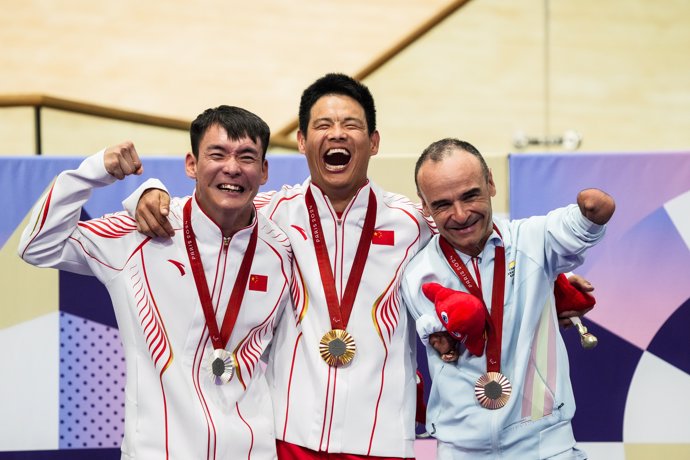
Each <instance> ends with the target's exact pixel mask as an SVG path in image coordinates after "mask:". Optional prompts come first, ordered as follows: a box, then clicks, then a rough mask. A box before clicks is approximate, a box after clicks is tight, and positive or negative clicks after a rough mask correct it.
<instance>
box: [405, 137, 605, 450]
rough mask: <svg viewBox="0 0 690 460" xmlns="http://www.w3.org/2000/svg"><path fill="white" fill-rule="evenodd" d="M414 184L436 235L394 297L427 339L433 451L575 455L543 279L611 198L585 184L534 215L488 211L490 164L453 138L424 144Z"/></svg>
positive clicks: (563, 265)
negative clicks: (515, 217)
mask: <svg viewBox="0 0 690 460" xmlns="http://www.w3.org/2000/svg"><path fill="white" fill-rule="evenodd" d="M415 180H416V183H417V190H418V193H419V197H420V199H421V201H422V206H423V209H424V211H425V212H426V213H427V214H428V215H430V216H431V217H432V218H433V220H434V222H435V223H436V225H437V228H438V230H439V233H440V235H438V236H435V237H434V238H433V239H432V240H431V242H430V243H429V244H428V245H427V246H426V247H425V248H424V249H423V250H422V251H421V252H419V253H418V254H417V255H416V256H415V258H414V259H413V260H412V262H410V264H409V265H408V266H407V268H406V269H405V274H404V276H403V284H402V295H403V299H404V301H405V304H406V305H407V307H408V309H409V311H410V313H411V314H412V316H413V318H414V320H415V322H416V327H417V332H418V333H419V335H420V337H421V338H422V341H423V342H424V343H425V344H426V345H427V347H426V348H427V357H428V361H429V368H430V373H431V376H432V381H433V382H432V389H431V397H430V400H429V403H428V410H427V430H428V431H429V433H430V434H431V435H432V436H434V437H435V438H436V439H437V442H438V444H437V446H438V448H437V458H438V459H443V460H447V459H451V460H456V459H465V458H467V459H482V458H487V459H489V458H491V459H494V458H506V459H514V458H515V459H517V458H519V459H542V458H554V459H556V458H557V459H566V458H568V459H583V458H586V457H585V454H584V452H582V451H581V450H579V449H577V448H576V447H575V440H574V438H573V434H572V428H571V425H570V420H571V419H572V416H573V414H574V411H575V402H574V398H573V394H572V389H571V386H570V379H569V369H568V359H567V353H566V351H565V347H564V345H563V342H562V339H561V337H560V334H559V333H558V313H557V311H556V307H555V302H554V280H555V279H556V277H557V276H558V274H559V273H562V272H565V271H569V270H572V269H574V268H576V267H577V266H579V265H580V264H581V263H582V262H583V260H584V259H583V253H584V252H585V251H586V249H588V248H590V247H592V246H593V245H595V244H596V243H598V242H599V241H600V240H601V238H602V237H603V235H604V232H605V224H606V223H607V222H608V221H609V219H610V218H611V216H612V215H613V212H614V210H615V203H614V201H613V199H612V198H611V197H610V196H609V195H607V194H606V193H604V192H602V191H601V190H597V189H586V190H583V191H581V192H580V193H579V194H578V196H577V204H572V205H569V206H567V207H564V208H560V209H556V210H554V211H552V212H551V213H549V214H548V215H547V216H544V217H533V218H529V219H523V220H519V221H510V222H509V221H505V220H500V219H494V217H493V215H492V208H491V198H492V197H493V196H494V195H495V193H496V189H495V185H494V182H493V179H492V176H491V171H490V170H489V169H488V167H487V165H486V162H485V161H484V159H483V157H482V156H481V154H480V153H479V151H477V149H476V148H475V147H474V146H472V145H471V144H469V143H467V142H464V141H460V140H457V139H443V140H441V141H438V142H435V143H433V144H431V145H430V146H429V147H427V149H426V150H425V151H424V152H423V153H422V155H421V156H420V158H419V160H418V162H417V166H416V170H415Z"/></svg>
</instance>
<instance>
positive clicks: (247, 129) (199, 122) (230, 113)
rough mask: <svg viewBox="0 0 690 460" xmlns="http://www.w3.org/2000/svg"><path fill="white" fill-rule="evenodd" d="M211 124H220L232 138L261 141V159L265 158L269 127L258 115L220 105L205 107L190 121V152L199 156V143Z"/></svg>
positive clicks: (269, 136)
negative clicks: (210, 107)
mask: <svg viewBox="0 0 690 460" xmlns="http://www.w3.org/2000/svg"><path fill="white" fill-rule="evenodd" d="M213 125H218V126H221V127H222V128H224V129H225V131H226V132H227V133H228V136H229V137H230V138H231V139H232V140H235V141H237V140H240V139H242V138H243V137H248V138H250V139H252V140H254V142H257V143H258V141H261V148H262V150H263V152H262V155H261V160H262V161H263V160H265V159H266V150H267V149H268V141H269V139H270V138H271V129H270V128H269V127H268V124H267V123H266V122H265V121H263V120H262V119H261V118H260V117H259V116H258V115H255V114H253V113H252V112H250V111H249V110H245V109H243V108H241V107H234V106H230V105H220V106H218V107H215V108H212V109H206V110H204V111H203V112H202V113H201V114H199V116H198V117H196V119H195V120H194V121H193V122H192V125H191V126H190V128H189V137H190V139H191V141H192V153H193V154H194V157H195V158H199V143H200V142H201V138H202V137H204V134H205V133H206V131H207V130H208V129H209V128H210V127H211V126H213Z"/></svg>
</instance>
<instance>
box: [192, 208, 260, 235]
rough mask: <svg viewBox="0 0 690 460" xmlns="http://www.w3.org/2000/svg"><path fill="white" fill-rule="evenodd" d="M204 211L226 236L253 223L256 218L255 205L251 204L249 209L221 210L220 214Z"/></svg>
mask: <svg viewBox="0 0 690 460" xmlns="http://www.w3.org/2000/svg"><path fill="white" fill-rule="evenodd" d="M202 210H204V209H203V208H202ZM204 213H206V215H207V216H209V217H210V218H211V220H213V221H214V222H215V223H216V225H217V226H218V228H219V229H220V232H221V233H222V235H223V237H224V238H230V237H232V236H233V235H234V234H235V233H237V232H238V231H239V230H241V229H243V228H245V227H247V226H248V225H249V224H251V223H252V219H253V218H254V207H253V206H249V207H247V209H243V210H241V211H238V212H232V213H230V212H221V213H220V214H218V213H213V214H212V213H209V212H206V211H205V210H204Z"/></svg>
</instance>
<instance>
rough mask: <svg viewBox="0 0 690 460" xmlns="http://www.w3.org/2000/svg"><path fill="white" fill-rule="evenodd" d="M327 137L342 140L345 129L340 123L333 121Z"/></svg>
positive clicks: (344, 135)
mask: <svg viewBox="0 0 690 460" xmlns="http://www.w3.org/2000/svg"><path fill="white" fill-rule="evenodd" d="M328 137H329V138H330V139H331V140H342V139H345V137H346V131H345V129H343V126H342V125H341V124H340V123H334V124H333V126H332V127H331V129H330V130H329V132H328Z"/></svg>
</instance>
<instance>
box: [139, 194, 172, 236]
mask: <svg viewBox="0 0 690 460" xmlns="http://www.w3.org/2000/svg"><path fill="white" fill-rule="evenodd" d="M169 212H170V195H168V194H167V193H166V192H164V191H163V190H160V189H157V188H151V189H148V190H146V191H145V192H144V193H143V194H142V195H141V198H139V202H138V203H137V210H136V215H135V216H134V218H135V219H136V221H137V230H139V231H140V232H141V233H143V234H144V235H146V236H150V237H151V238H171V237H172V236H174V235H175V231H174V230H173V228H172V225H171V224H170V221H169V220H168V214H169Z"/></svg>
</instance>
